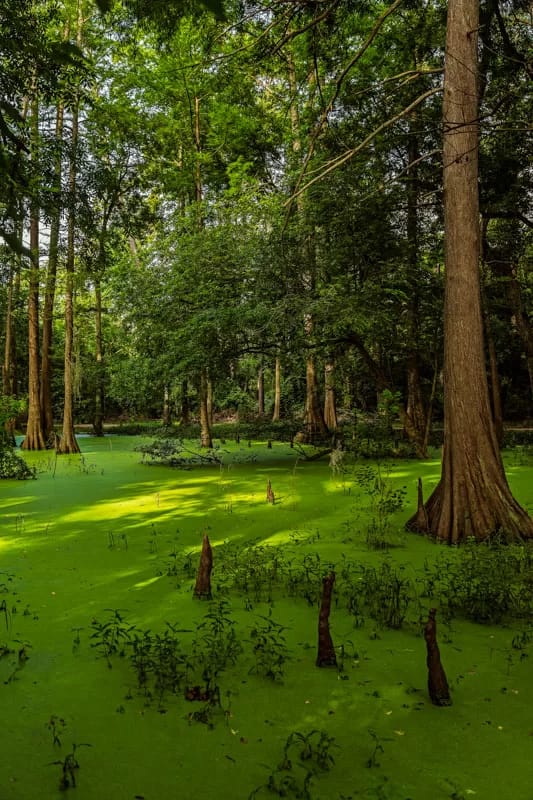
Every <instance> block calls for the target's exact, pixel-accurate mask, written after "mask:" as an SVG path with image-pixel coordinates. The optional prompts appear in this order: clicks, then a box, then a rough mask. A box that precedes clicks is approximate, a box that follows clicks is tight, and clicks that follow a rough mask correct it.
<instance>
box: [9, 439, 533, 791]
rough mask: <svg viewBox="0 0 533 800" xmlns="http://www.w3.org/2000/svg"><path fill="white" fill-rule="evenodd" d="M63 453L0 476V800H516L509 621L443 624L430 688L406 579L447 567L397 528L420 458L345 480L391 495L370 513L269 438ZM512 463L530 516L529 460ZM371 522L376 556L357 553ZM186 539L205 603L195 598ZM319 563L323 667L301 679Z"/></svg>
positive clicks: (420, 614)
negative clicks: (394, 610)
mask: <svg viewBox="0 0 533 800" xmlns="http://www.w3.org/2000/svg"><path fill="white" fill-rule="evenodd" d="M80 444H81V446H82V451H83V452H82V455H81V456H71V457H64V456H63V457H59V458H56V457H55V455H54V454H50V453H35V454H27V455H26V456H25V457H26V458H28V460H30V461H31V462H32V463H34V464H35V465H36V466H37V467H38V478H37V480H35V481H27V482H15V481H3V482H1V483H0V655H1V658H0V693H1V703H2V704H1V707H2V728H1V731H2V733H1V741H2V753H1V760H0V800H37V799H38V800H48V799H50V800H55V798H59V797H64V796H65V794H67V795H70V796H71V797H73V798H75V799H76V800H130V799H131V800H134V798H145V800H171V798H172V799H174V798H184V799H185V800H189V799H190V800H192V799H193V798H194V800H211V799H213V800H215V799H216V800H223V799H224V798H228V799H229V798H231V800H240V799H241V798H242V800H245V799H246V798H248V797H250V796H253V797H257V798H269V797H270V798H272V797H274V798H275V797H279V796H285V797H289V798H290V797H301V798H313V800H315V799H317V798H321V799H322V800H342V799H343V800H347V798H398V800H407V798H411V800H428V799H431V800H439V799H440V798H454V799H455V800H459V798H470V797H472V798H474V800H475V798H483V800H492V798H494V800H501V799H502V798H513V800H531V799H532V798H533V710H532V709H533V653H532V652H531V649H530V646H529V642H530V638H533V630H532V629H531V624H530V622H529V620H528V617H527V614H526V615H522V617H523V618H522V619H514V618H511V617H509V616H508V615H507V616H505V615H504V616H503V617H502V619H501V620H499V621H498V624H497V625H496V624H494V623H492V624H487V623H485V624H480V623H475V622H472V621H468V620H466V619H464V617H463V615H461V614H459V613H454V614H451V613H444V609H441V610H439V613H438V620H439V628H438V632H439V643H440V650H441V656H442V661H443V665H444V667H445V670H446V673H447V677H448V682H449V685H450V690H451V696H452V701H453V705H452V706H451V707H445V708H438V707H435V706H433V705H432V704H431V702H430V701H429V698H428V695H427V689H426V685H427V673H426V664H425V643H424V639H423V637H422V635H421V634H422V629H423V624H424V620H425V619H426V618H427V612H428V609H429V608H430V607H431V605H432V604H433V603H434V602H435V598H432V597H428V596H427V592H425V590H424V583H423V576H424V574H427V571H428V569H430V568H431V564H433V563H434V561H435V559H439V558H442V557H443V551H444V555H445V556H446V555H447V554H449V551H448V550H447V549H446V548H443V547H441V546H438V545H435V544H433V543H432V542H430V541H428V540H426V539H424V538H421V537H418V536H414V535H408V534H404V533H402V524H403V522H404V521H405V519H407V517H408V516H409V515H410V514H411V513H412V511H413V503H414V499H415V496H416V481H417V478H418V476H419V475H422V476H423V478H424V485H425V488H426V491H429V490H430V489H431V486H432V485H434V484H435V483H436V481H437V480H438V477H439V471H440V468H439V463H438V459H437V458H435V459H434V460H433V461H429V462H425V463H424V464H420V463H416V462H411V461H410V462H399V461H398V462H383V463H381V464H380V465H376V464H370V462H365V464H363V465H362V467H361V468H362V469H368V468H370V469H373V470H376V469H379V475H380V476H381V478H382V479H383V480H384V481H386V483H387V486H390V487H393V488H396V489H397V490H398V492H399V495H401V493H402V492H403V491H405V504H404V507H403V508H401V509H398V505H400V502H396V506H395V509H393V511H391V512H390V513H388V512H384V511H383V509H381V510H380V508H379V506H378V505H377V504H376V502H377V501H376V496H375V494H374V496H373V499H372V496H371V491H372V486H375V483H374V484H372V482H370V483H368V481H367V483H366V484H365V482H364V473H361V472H360V473H356V472H354V471H353V469H352V470H351V471H348V472H347V473H345V474H340V473H339V474H333V473H332V471H331V469H330V468H329V466H328V464H327V460H325V461H312V462H305V461H303V460H302V459H301V458H298V455H297V454H295V452H294V451H292V450H291V449H290V448H289V447H285V446H283V445H281V444H278V445H276V444H274V446H273V448H272V449H268V448H267V446H266V444H262V443H254V445H253V447H243V448H239V447H238V446H236V445H231V446H230V445H228V446H224V447H223V448H222V450H223V451H224V452H223V459H224V460H223V464H222V465H221V466H216V465H213V466H206V467H199V466H194V467H193V468H191V469H189V470H183V469H170V468H167V467H156V466H147V465H146V464H142V463H141V461H140V455H139V453H138V452H136V451H135V450H134V447H135V446H136V445H138V444H139V440H138V439H134V438H130V439H127V438H123V437H119V436H109V437H105V438H104V439H96V438H91V437H87V438H83V439H81V440H80ZM508 466H509V469H508V474H509V479H510V482H511V484H512V487H513V490H514V492H515V495H516V496H517V498H518V499H519V500H520V502H522V504H524V505H525V506H526V507H528V509H529V511H530V513H531V512H532V510H533V482H532V481H531V472H532V467H531V464H530V463H529V462H528V460H527V459H518V458H516V457H513V456H511V457H510V458H509V459H508ZM356 469H357V468H356ZM374 474H375V473H372V475H374ZM357 475H358V476H359V477H357ZM268 480H270V481H271V484H272V488H273V490H274V493H275V496H276V502H275V504H274V505H271V504H268V503H267V502H266V484H267V481H268ZM365 487H366V488H365ZM404 487H405V488H404ZM399 495H397V497H396V499H397V498H398V496H399ZM378 499H379V498H378ZM392 505H393V506H394V502H393V503H392ZM372 520H373V524H374V532H375V526H376V524H377V525H378V526H379V525H381V526H382V528H383V529H385V528H386V536H385V537H384V538H385V540H386V542H388V545H389V546H388V547H386V548H380V549H369V547H368V542H367V538H368V529H369V525H371V524H372ZM205 533H208V535H209V538H210V541H211V543H212V545H213V549H214V569H213V575H212V587H213V602H212V603H209V602H207V601H199V600H195V599H193V592H192V590H193V586H194V580H195V569H196V564H197V561H198V557H199V552H200V546H201V541H202V537H203V535H204V534H205ZM378 533H379V531H378ZM267 547H268V549H266V548H267ZM383 564H385V565H387V566H386V570H388V573H387V574H389V575H391V574H392V575H393V577H394V576H395V579H397V581H398V586H399V587H400V588H399V592H400V596H401V593H402V591H404V590H405V592H406V593H407V594H409V598H408V600H406V602H405V604H404V608H403V618H402V619H401V627H399V628H398V629H390V628H388V627H387V626H386V624H384V622H383V619H381V620H380V619H379V618H378V617H377V616H376V607H372V597H371V596H370V595H371V592H370V595H369V591H368V575H369V574H370V573H369V572H364V569H368V570H370V568H374V570H375V572H374V573H373V574H381V575H383V574H384V573H383V572H382V570H383ZM362 568H364V569H363V572H358V570H360V569H362ZM330 569H334V570H335V572H336V574H337V587H336V593H335V594H334V603H333V608H332V612H331V618H330V621H331V632H332V637H333V640H334V643H335V645H336V649H337V661H338V665H337V668H335V667H333V668H327V669H318V668H317V667H316V666H315V659H316V639H317V613H318V606H317V587H318V588H319V587H320V581H321V578H322V576H323V575H325V574H326V573H327V572H328V571H329V570H330ZM496 569H497V567H496ZM380 570H381V572H380ZM354 575H356V578H354V577H353V576H354ZM365 575H366V578H365V580H366V584H365V586H366V591H367V595H366V605H365V604H363V603H362V602H360V597H359V594H358V592H359V589H358V587H359V586H360V585H362V584H360V583H358V581H361V580H362V577H361V576H363V577H364V576H365ZM402 586H404V589H402V588H401V587H402ZM361 591H362V590H361ZM350 592H351V594H350ZM376 592H379V587H378V588H377V589H376ZM440 599H441V601H442V598H440ZM387 602H388V601H387ZM391 602H392V601H391ZM380 603H381V604H382V605H383V602H382V601H380ZM385 604H386V603H385ZM437 604H439V603H438V600H437ZM378 605H379V604H378ZM444 605H446V604H444ZM378 610H379V609H378ZM113 624H115V628H114V633H113V628H112V626H113ZM187 697H188V698H189V699H187ZM74 781H75V784H76V785H75V786H74V785H73V782H74ZM60 786H62V788H60Z"/></svg>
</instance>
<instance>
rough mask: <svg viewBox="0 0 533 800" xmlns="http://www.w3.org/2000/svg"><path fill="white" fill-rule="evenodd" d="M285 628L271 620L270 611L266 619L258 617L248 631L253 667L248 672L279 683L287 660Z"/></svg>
mask: <svg viewBox="0 0 533 800" xmlns="http://www.w3.org/2000/svg"><path fill="white" fill-rule="evenodd" d="M286 630H287V628H286V626H284V625H282V624H281V623H279V622H276V621H275V620H274V619H272V609H270V611H269V615H268V616H267V617H265V616H261V615H259V616H258V617H257V620H256V623H255V625H254V626H253V627H252V629H251V631H250V640H251V642H252V652H253V656H254V661H255V663H254V665H253V666H252V668H251V670H250V672H253V673H255V674H256V675H261V676H263V677H265V678H269V679H270V680H272V681H281V680H282V678H283V675H284V671H285V664H286V662H287V660H288V658H289V650H288V647H287V642H286V639H285V635H284V632H285V631H286Z"/></svg>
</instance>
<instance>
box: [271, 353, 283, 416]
mask: <svg viewBox="0 0 533 800" xmlns="http://www.w3.org/2000/svg"><path fill="white" fill-rule="evenodd" d="M280 416H281V360H280V358H279V357H276V365H275V367H274V411H273V412H272V422H279V420H280Z"/></svg>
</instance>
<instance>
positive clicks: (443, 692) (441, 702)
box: [424, 608, 452, 706]
mask: <svg viewBox="0 0 533 800" xmlns="http://www.w3.org/2000/svg"><path fill="white" fill-rule="evenodd" d="M436 613H437V609H436V608H432V609H431V611H430V612H429V618H428V621H427V623H426V627H425V628H424V639H425V640H426V648H427V661H426V663H427V665H428V690H429V696H430V698H431V702H432V703H433V704H434V705H436V706H451V704H452V700H451V697H450V690H449V689H448V681H447V680H446V673H445V672H444V667H443V666H442V664H441V660H440V651H439V646H438V644H437V622H436V620H435V615H436Z"/></svg>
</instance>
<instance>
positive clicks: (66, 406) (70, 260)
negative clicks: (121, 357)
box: [57, 0, 83, 454]
mask: <svg viewBox="0 0 533 800" xmlns="http://www.w3.org/2000/svg"><path fill="white" fill-rule="evenodd" d="M82 24H83V20H82V13H81V0H78V7H77V21H76V25H77V29H76V43H77V45H78V47H81V42H82ZM79 102H80V96H79V91H78V92H77V95H76V98H75V101H74V107H73V109H72V132H71V142H70V147H71V152H70V163H69V202H70V207H69V212H68V222H67V258H66V265H65V266H66V276H65V362H64V389H65V391H64V399H63V431H62V434H61V439H60V441H59V444H58V446H57V452H58V453H60V454H67V453H79V452H80V447H79V445H78V442H77V440H76V436H75V434H74V359H73V354H74V269H75V247H76V243H75V221H76V191H77V170H78V133H79Z"/></svg>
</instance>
